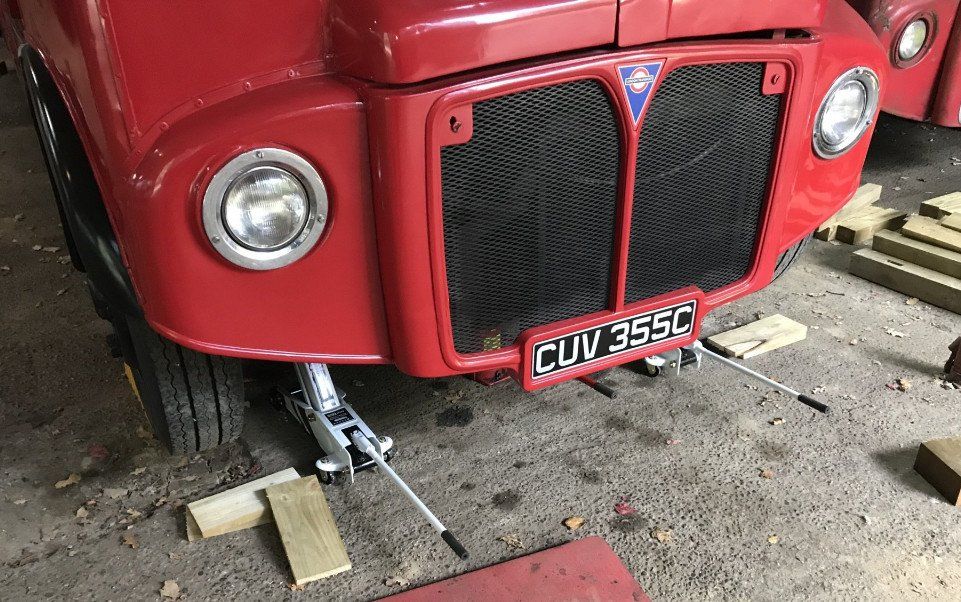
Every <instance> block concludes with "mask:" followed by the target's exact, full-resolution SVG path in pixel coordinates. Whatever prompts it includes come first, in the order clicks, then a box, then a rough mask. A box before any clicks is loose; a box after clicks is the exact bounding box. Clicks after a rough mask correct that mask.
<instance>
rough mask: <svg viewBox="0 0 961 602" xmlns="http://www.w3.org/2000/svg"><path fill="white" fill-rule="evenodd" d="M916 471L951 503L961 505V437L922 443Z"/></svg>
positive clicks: (915, 467) (915, 463) (915, 462)
mask: <svg viewBox="0 0 961 602" xmlns="http://www.w3.org/2000/svg"><path fill="white" fill-rule="evenodd" d="M914 470H916V471H917V472H918V474H920V475H921V476H922V477H924V480H926V481H927V482H928V483H931V485H932V486H934V488H935V489H937V490H938V491H940V492H941V495H943V496H944V497H946V498H947V499H948V501H949V502H951V503H952V504H954V505H955V506H958V505H961V437H951V438H948V439H935V440H933V441H925V442H924V443H922V444H921V447H919V448H918V457H917V459H915V461H914Z"/></svg>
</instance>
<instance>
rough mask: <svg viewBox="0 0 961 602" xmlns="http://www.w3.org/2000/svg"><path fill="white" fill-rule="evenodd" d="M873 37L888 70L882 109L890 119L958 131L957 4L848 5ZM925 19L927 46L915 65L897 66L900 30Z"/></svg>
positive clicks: (912, 0) (960, 35)
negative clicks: (884, 55)
mask: <svg viewBox="0 0 961 602" xmlns="http://www.w3.org/2000/svg"><path fill="white" fill-rule="evenodd" d="M848 1H849V2H850V3H851V5H852V6H854V7H855V8H856V9H857V11H858V12H859V13H860V14H861V16H862V17H863V18H864V19H865V20H866V21H867V23H868V25H869V26H870V27H871V29H872V30H873V31H874V33H875V35H877V37H878V40H879V41H880V42H881V45H882V46H883V47H884V48H885V50H886V51H887V53H888V60H889V62H890V65H891V68H890V70H889V74H888V88H887V90H886V91H885V94H884V100H883V102H882V106H881V108H882V109H883V110H884V111H885V112H887V113H891V114H893V115H898V116H900V117H906V118H908V119H915V120H919V121H926V120H930V121H932V122H934V123H937V124H939V125H945V126H950V127H957V126H959V125H961V122H959V111H961V55H959V53H961V26H959V24H958V23H956V21H955V17H956V15H957V13H958V6H959V2H958V0H894V1H891V0H848ZM919 17H926V18H927V19H928V20H929V22H930V23H932V24H933V27H932V30H933V33H931V34H929V36H931V41H930V44H929V45H928V47H927V49H926V50H924V51H923V55H922V56H921V58H920V59H919V60H917V61H912V62H910V63H908V64H904V65H902V64H900V62H899V61H898V60H897V57H896V53H897V44H898V41H899V39H900V34H901V32H902V31H903V30H904V27H905V26H907V25H908V23H910V22H911V21H913V20H915V19H917V18H919Z"/></svg>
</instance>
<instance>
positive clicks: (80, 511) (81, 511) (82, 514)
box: [76, 506, 90, 518]
mask: <svg viewBox="0 0 961 602" xmlns="http://www.w3.org/2000/svg"><path fill="white" fill-rule="evenodd" d="M76 516H77V518H87V517H88V516H90V511H89V510H87V509H86V508H84V507H83V506H80V507H79V508H77V512H76Z"/></svg>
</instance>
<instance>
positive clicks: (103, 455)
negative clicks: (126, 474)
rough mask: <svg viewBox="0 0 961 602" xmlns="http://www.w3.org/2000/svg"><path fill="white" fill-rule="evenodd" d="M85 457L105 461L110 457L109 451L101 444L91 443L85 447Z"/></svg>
mask: <svg viewBox="0 0 961 602" xmlns="http://www.w3.org/2000/svg"><path fill="white" fill-rule="evenodd" d="M87 455H88V456H90V457H91V458H93V459H94V460H100V461H102V460H106V459H107V458H109V457H110V451H109V450H108V449H107V446H106V445H104V444H103V443H91V444H90V445H89V446H87Z"/></svg>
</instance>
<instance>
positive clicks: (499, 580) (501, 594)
mask: <svg viewBox="0 0 961 602" xmlns="http://www.w3.org/2000/svg"><path fill="white" fill-rule="evenodd" d="M531 599H536V600H564V601H565V602H596V601H598V600H619V601H623V602H627V601H628V600H633V602H650V600H651V599H650V598H649V597H648V596H647V594H645V593H644V590H643V589H641V585H640V584H639V583H638V582H637V580H636V579H634V576H633V575H631V573H630V572H629V571H628V570H627V567H625V566H624V563H623V562H621V559H620V558H618V557H617V554H615V553H614V550H612V549H611V546H610V545H608V543H607V542H606V541H604V540H603V539H601V538H600V537H597V536H596V535H595V536H592V537H585V538H584V539H579V540H577V541H572V542H569V543H565V544H563V545H559V546H557V547H554V548H548V549H547V550H541V551H540V552H534V553H533V554H527V555H526V556H521V557H519V558H514V559H511V560H508V561H506V562H501V563H499V564H495V565H493V566H489V567H486V568H482V569H478V570H476V571H471V572H469V573H465V574H463V575H458V576H457V577H452V578H450V579H446V580H444V581H440V582H438V583H431V584H430V585H424V586H421V587H418V588H416V589H412V590H408V591H406V592H403V593H400V594H395V595H393V596H390V597H388V598H383V599H382V600H381V602H443V601H445V600H458V601H459V602H513V601H515V600H531Z"/></svg>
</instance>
